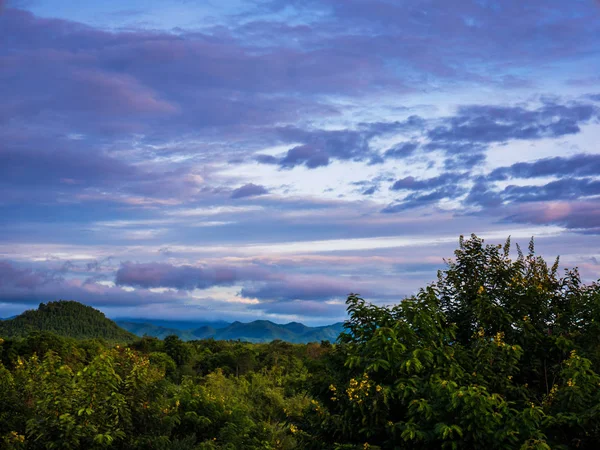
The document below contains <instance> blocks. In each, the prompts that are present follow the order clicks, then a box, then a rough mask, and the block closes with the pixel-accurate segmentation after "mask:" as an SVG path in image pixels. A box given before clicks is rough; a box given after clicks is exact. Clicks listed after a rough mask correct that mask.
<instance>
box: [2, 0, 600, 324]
mask: <svg viewBox="0 0 600 450" xmlns="http://www.w3.org/2000/svg"><path fill="white" fill-rule="evenodd" d="M0 11H1V12H0V69H1V70H0V98H1V99H2V101H1V102H0V193H1V194H0V316H10V315H12V314H16V313H18V312H21V311H23V310H25V309H29V308H32V307H34V306H36V305H37V304H38V303H40V302H42V301H44V302H45V301H50V300H55V299H74V300H79V301H82V302H85V303H87V304H90V305H93V306H96V307H99V308H101V309H102V310H103V311H105V312H106V313H107V314H108V315H110V316H112V317H126V316H129V317H131V316H137V317H155V318H177V319H181V318H189V319H226V320H242V321H249V320H253V319H258V318H266V319H270V320H273V321H276V322H287V321H292V320H298V321H302V322H305V323H308V324H325V323H331V322H334V321H337V320H343V319H344V317H345V305H344V300H345V297H346V295H347V294H348V293H350V292H358V293H360V294H362V295H363V296H364V297H365V298H367V299H368V300H370V301H373V302H376V303H379V304H390V303H394V302H397V301H400V300H401V299H402V298H404V297H406V296H409V295H411V294H413V293H414V292H416V290H418V288H420V287H423V286H425V285H426V284H427V283H429V282H430V281H432V280H434V279H435V277H436V271H437V270H438V269H440V268H443V266H444V263H443V258H449V257H452V252H453V250H454V248H455V247H456V246H457V242H458V236H459V235H461V234H465V235H469V234H470V233H477V234H478V235H479V236H481V237H484V238H485V239H486V240H487V241H489V242H502V241H503V240H504V239H506V237H508V236H509V235H510V236H512V238H513V241H516V242H520V243H522V244H523V243H527V241H528V240H529V238H530V237H531V236H535V238H536V242H537V249H538V251H539V252H540V253H541V254H542V255H543V256H544V257H547V258H549V259H550V258H554V257H555V256H556V255H561V261H562V264H563V265H564V266H565V267H573V266H578V267H579V268H580V271H581V273H582V276H583V277H584V279H585V280H586V281H593V280H597V279H598V278H599V276H600V275H599V273H600V263H599V261H600V251H599V250H598V248H599V247H598V244H599V243H600V242H599V241H600V239H599V238H598V236H599V234H600V201H599V196H600V150H599V149H598V141H599V138H600V76H598V74H599V73H600V2H598V1H593V0H573V1H569V2H565V1H558V0H544V1H542V0H532V1H528V2H523V1H521V0H502V1H488V0H477V1H476V0H469V1H467V0H457V1H454V2H448V1H445V0H418V1H400V0H395V1H391V0H390V1H387V0H369V1H367V0H345V1H339V0H302V1H295V0H288V1H284V0H264V1H263V0H251V1H247V0H235V1H220V2H207V1H194V0H181V1H171V2H159V1H157V0H151V1H140V0H128V1H127V0H126V1H113V0H109V1H104V2H73V1H69V0H21V1H19V0H8V1H7V0H0Z"/></svg>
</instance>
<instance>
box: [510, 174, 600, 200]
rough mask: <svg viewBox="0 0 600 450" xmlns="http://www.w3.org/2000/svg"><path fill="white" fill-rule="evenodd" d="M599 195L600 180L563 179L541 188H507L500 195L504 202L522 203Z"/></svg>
mask: <svg viewBox="0 0 600 450" xmlns="http://www.w3.org/2000/svg"><path fill="white" fill-rule="evenodd" d="M599 194H600V180H594V179H589V178H583V179H573V178H563V179H560V180H556V181H552V182H550V183H547V184H545V185H543V186H513V185H511V186H507V187H506V188H505V189H504V190H503V191H502V192H501V194H500V195H501V196H502V198H503V199H505V201H509V202H516V203H523V202H539V201H549V200H576V199H580V198H584V197H590V196H595V195H599Z"/></svg>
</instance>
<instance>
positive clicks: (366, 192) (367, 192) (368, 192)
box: [362, 186, 378, 195]
mask: <svg viewBox="0 0 600 450" xmlns="http://www.w3.org/2000/svg"><path fill="white" fill-rule="evenodd" d="M377 191H378V188H377V186H371V187H369V188H367V189H365V190H364V191H362V195H373V194H374V193H375V192H377Z"/></svg>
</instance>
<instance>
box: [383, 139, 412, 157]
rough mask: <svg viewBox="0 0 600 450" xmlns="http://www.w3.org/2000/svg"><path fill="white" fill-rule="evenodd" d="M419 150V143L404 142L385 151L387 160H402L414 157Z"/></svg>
mask: <svg viewBox="0 0 600 450" xmlns="http://www.w3.org/2000/svg"><path fill="white" fill-rule="evenodd" d="M417 148H419V144H418V143H417V142H402V143H400V144H396V145H394V146H393V147H391V148H389V149H388V150H386V151H385V153H384V156H385V157H386V158H394V159H402V158H406V157H408V156H410V155H412V154H413V153H414V152H415V150H417Z"/></svg>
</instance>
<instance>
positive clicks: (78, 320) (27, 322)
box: [0, 300, 136, 341]
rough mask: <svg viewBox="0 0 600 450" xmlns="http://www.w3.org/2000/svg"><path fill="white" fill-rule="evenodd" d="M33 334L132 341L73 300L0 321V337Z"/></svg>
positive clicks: (91, 309) (102, 318)
mask: <svg viewBox="0 0 600 450" xmlns="http://www.w3.org/2000/svg"><path fill="white" fill-rule="evenodd" d="M35 331H46V332H51V333H55V334H57V335H60V336H64V337H72V338H77V339H92V338H102V339H106V340H108V341H132V340H134V339H135V338H136V336H135V335H134V334H132V333H130V332H129V331H126V330H124V329H122V328H120V327H119V326H118V325H117V324H116V323H114V322H113V321H112V320H110V319H108V318H107V317H106V316H105V315H104V314H103V313H102V312H100V311H98V310H97V309H94V308H92V307H91V306H86V305H83V304H81V303H79V302H75V301H66V300H60V301H56V302H48V303H40V305H39V307H38V309H35V310H29V311H25V312H24V313H22V314H20V315H18V316H16V317H13V318H11V319H6V320H3V321H0V336H3V337H8V338H15V337H25V336H26V335H28V334H29V333H31V332H35Z"/></svg>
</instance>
